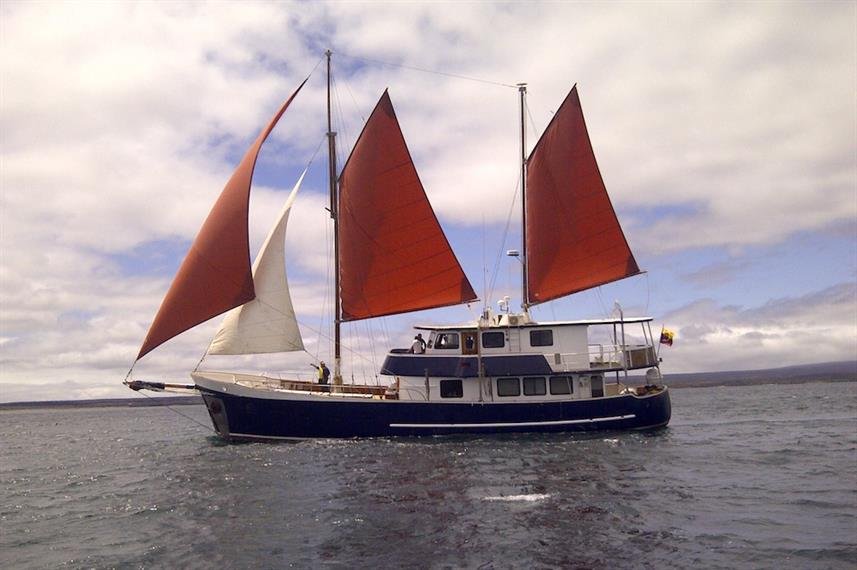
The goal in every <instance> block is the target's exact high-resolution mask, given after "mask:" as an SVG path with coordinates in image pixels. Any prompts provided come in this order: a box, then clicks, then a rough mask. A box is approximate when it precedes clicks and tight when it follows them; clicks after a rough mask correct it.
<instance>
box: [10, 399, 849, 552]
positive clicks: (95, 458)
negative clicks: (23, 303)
mask: <svg viewBox="0 0 857 570" xmlns="http://www.w3.org/2000/svg"><path fill="white" fill-rule="evenodd" d="M672 399H673V421H672V422H671V424H670V426H669V427H668V428H666V429H663V430H661V431H658V432H655V433H599V434H588V435H585V436H573V435H515V436H494V437H445V438H427V439H410V440H409V439H368V440H349V441H332V440H331V441H308V442H303V443H297V444H243V445H225V444H222V443H220V442H219V441H218V440H217V439H216V438H215V437H213V436H212V434H211V432H210V430H209V429H208V428H207V427H203V426H200V425H199V424H197V423H195V422H193V421H191V420H190V419H188V418H186V417H183V416H181V415H178V414H177V413H175V412H173V411H171V410H169V409H165V408H104V409H75V410H65V409H38V410H24V411H5V412H0V499H1V500H0V567H2V568H91V567H95V568H112V567H119V568H178V567H182V568H212V567H220V568H289V567H294V568H318V567H331V568H374V567H381V568H658V569H660V568H689V567H691V566H695V567H701V568H730V569H731V568H777V569H784V568H802V569H803V568H849V569H853V568H855V566H857V383H822V384H805V385H796V386H780V387H776V386H747V387H727V388H700V389H685V390H674V391H673V392H672ZM176 410H178V411H179V412H181V413H182V414H185V415H186V416H190V418H192V419H194V420H197V421H199V422H201V423H202V424H203V425H204V426H207V425H208V418H207V415H206V412H205V409H204V408H203V407H202V406H182V407H179V408H176Z"/></svg>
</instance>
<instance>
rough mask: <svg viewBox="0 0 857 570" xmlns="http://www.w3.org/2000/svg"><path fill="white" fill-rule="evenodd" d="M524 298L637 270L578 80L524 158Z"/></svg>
mask: <svg viewBox="0 0 857 570" xmlns="http://www.w3.org/2000/svg"><path fill="white" fill-rule="evenodd" d="M525 208H526V212H527V215H526V220H527V223H526V226H527V227H526V229H525V234H526V235H525V239H526V240H527V276H526V279H527V288H528V291H529V294H528V297H529V298H528V299H527V303H528V304H536V303H542V302H544V301H549V300H551V299H556V298H557V297H562V296H564V295H569V294H571V293H575V292H577V291H582V290H584V289H589V288H591V287H596V286H598V285H603V284H605V283H610V282H612V281H616V280H619V279H623V278H625V277H630V276H632V275H636V274H638V273H640V269H639V267H638V266H637V262H636V261H635V260H634V255H633V254H632V253H631V249H630V248H629V247H628V242H627V240H626V239H625V234H624V233H623V232H622V228H621V226H620V225H619V220H618V219H617V218H616V212H615V211H614V210H613V206H612V204H611V203H610V198H609V197H608V196H607V189H606V188H605V186H604V181H603V180H602V178H601V172H600V171H599V170H598V164H597V163H596V161H595V153H594V152H593V150H592V144H591V142H590V140H589V134H588V133H587V131H586V124H585V122H584V119H583V110H582V108H581V106H580V98H579V97H578V95H577V86H574V87H573V88H572V89H571V92H570V93H569V94H568V96H567V97H566V98H565V101H563V103H562V105H561V106H560V108H559V110H558V111H557V112H556V115H554V118H553V120H552V121H551V123H550V125H548V128H547V129H546V130H545V132H544V133H543V134H542V138H541V139H540V140H539V142H538V143H537V144H536V147H535V148H534V149H533V152H532V153H531V154H530V157H529V159H527V197H526V204H525Z"/></svg>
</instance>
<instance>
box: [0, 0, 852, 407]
mask: <svg viewBox="0 0 857 570" xmlns="http://www.w3.org/2000/svg"><path fill="white" fill-rule="evenodd" d="M450 8H451V5H447V4H440V5H438V4H432V3H425V4H418V3H392V4H383V5H379V4H375V3H335V4H322V3H309V4H308V3H271V4H268V3H252V4H246V3H242V4H226V3H215V4H199V3H181V2H170V3H103V2H101V3H95V2H93V3H84V2H77V3H63V2H43V3H33V2H4V3H3V4H2V6H0V15H2V18H0V26H2V33H0V90H2V97H0V132H2V140H0V146H2V149H0V150H1V151H2V152H0V160H2V164H0V239H2V245H0V247H2V259H0V303H2V306H0V337H1V338H2V340H3V342H2V343H0V375H2V378H0V381H2V382H3V383H4V384H6V385H10V384H9V383H11V382H13V381H14V382H19V383H20V382H32V381H36V380H38V381H40V382H47V381H48V380H50V381H52V382H63V381H69V382H77V383H78V384H79V385H81V386H86V385H89V384H87V383H91V384H92V385H95V384H99V383H100V384H102V385H108V384H109V383H110V382H114V381H118V380H119V379H121V377H122V376H124V373H125V370H126V369H127V366H128V365H130V361H131V359H132V358H133V356H134V354H135V353H136V350H137V348H138V345H139V343H140V341H141V339H142V337H143V336H144V335H145V328H146V326H148V324H149V322H151V319H152V316H153V315H154V312H155V310H156V308H157V306H158V303H159V301H160V297H161V295H162V294H163V292H164V291H165V290H166V288H167V286H168V281H167V280H166V279H165V278H163V277H159V276H145V275H142V276H133V275H129V274H128V273H129V271H127V268H124V269H123V268H122V267H121V266H120V264H119V263H118V262H117V256H123V255H126V256H127V255H128V254H129V253H130V252H131V251H132V250H133V249H134V248H135V247H139V246H141V245H144V244H148V243H151V242H153V241H156V240H167V241H170V242H186V241H189V240H190V239H192V237H193V236H194V234H195V232H196V231H197V230H198V228H199V225H200V223H201V221H202V220H203V219H204V217H205V215H206V213H207V211H208V208H209V207H210V205H211V204H212V202H213V200H214V198H215V197H216V195H217V193H218V192H219V191H220V189H221V188H222V187H223V185H224V183H225V181H226V180H227V179H228V177H229V173H230V171H231V168H232V167H233V166H234V164H235V162H236V160H237V157H238V156H240V154H241V153H242V152H243V151H244V149H245V148H246V146H247V145H248V144H249V142H250V141H252V139H253V138H254V137H255V136H256V134H257V133H258V131H259V129H260V128H261V126H263V125H264V122H265V121H266V120H267V118H268V117H269V116H270V113H271V112H272V111H273V110H274V109H276V107H277V106H278V105H279V104H280V103H281V101H282V100H283V99H284V98H285V97H286V96H288V95H289V94H290V93H291V92H292V90H293V89H294V88H295V87H296V86H297V85H298V83H299V82H300V81H301V80H302V79H303V77H304V76H305V75H306V73H308V72H309V71H310V69H312V67H313V66H314V65H315V64H316V63H317V62H318V61H319V58H320V57H321V51H322V49H323V48H324V47H328V46H330V47H333V48H334V50H335V51H337V52H341V53H342V54H343V55H342V56H339V55H337V57H336V59H335V66H336V67H335V70H336V73H337V75H336V77H337V87H338V98H337V103H338V106H337V109H341V110H342V112H343V114H344V118H345V119H346V120H347V128H346V127H338V129H339V137H340V141H341V142H343V143H346V144H345V145H344V147H347V146H348V144H349V141H350V142H353V140H354V138H356V136H357V134H358V133H359V130H360V128H361V116H362V117H366V116H367V115H368V113H369V111H370V110H371V108H372V106H373V105H374V103H375V101H376V100H377V97H378V96H379V95H380V93H381V91H382V90H383V88H384V87H387V86H389V87H390V90H391V95H392V98H393V102H394V104H395V105H396V108H397V113H398V115H399V119H400V121H401V123H402V128H403V130H404V133H405V136H406V138H407V140H408V142H409V145H410V147H411V150H412V153H413V155H414V158H415V161H416V163H417V167H418V169H419V171H420V174H421V177H422V180H423V182H424V184H425V186H426V190H427V192H428V194H429V196H430V198H431V200H432V202H433V204H434V205H435V208H436V210H437V212H438V214H439V216H440V217H441V220H442V222H443V223H444V224H445V225H446V226H447V227H454V225H455V224H459V225H461V224H465V225H471V226H479V225H481V224H482V223H483V222H487V223H503V222H504V221H505V219H506V216H507V213H508V211H509V201H510V200H511V196H512V194H513V192H514V189H515V186H516V184H517V178H518V174H517V165H516V160H517V157H518V155H519V149H518V141H517V132H518V125H517V92H516V91H515V90H514V89H508V88H503V87H494V86H488V85H486V84H483V83H476V82H467V81H461V80H459V79H454V78H451V77H448V76H443V75H432V74H425V73H420V72H417V71H413V70H408V69H401V68H395V67H390V66H383V65H366V66H365V67H359V66H361V65H363V64H362V63H361V62H360V61H359V60H355V59H351V58H348V57H345V56H349V55H350V56H359V57H366V58H371V59H378V60H384V61H391V62H400V63H404V64H408V65H413V66H416V67H421V68H429V69H439V70H443V71H446V72H449V73H452V74H457V75H466V76H473V77H479V78H485V79H489V80H496V81H501V82H504V83H515V82H517V81H528V82H529V84H530V98H529V104H530V111H531V114H532V117H533V121H534V123H535V125H534V129H535V132H531V133H530V144H533V143H534V142H535V139H536V137H537V133H538V132H539V131H540V130H541V129H542V128H544V126H545V125H546V124H547V122H548V121H549V120H550V117H551V111H552V110H554V109H556V107H557V106H558V105H559V103H560V102H561V100H562V99H563V97H564V96H565V94H566V92H567V91H568V89H569V88H570V87H571V84H572V83H573V82H574V81H575V80H579V81H580V90H581V97H582V100H583V105H584V109H585V111H586V114H587V122H588V126H589V130H590V134H591V136H592V138H593V143H594V146H595V151H596V155H597V156H598V158H599V163H600V166H601V169H602V172H603V173H604V176H605V179H606V181H607V185H608V188H609V189H610V191H611V195H612V197H613V200H614V203H615V204H616V205H617V206H618V207H619V209H620V210H622V211H624V212H628V213H627V214H625V216H624V217H623V221H625V222H626V225H627V226H628V228H629V234H630V238H631V242H632V243H633V244H635V246H636V247H638V248H642V249H644V250H646V251H661V250H665V249H666V248H693V247H701V246H728V247H740V246H742V245H747V244H771V243H776V242H777V241H781V240H783V239H785V238H786V237H787V236H789V235H790V234H792V233H793V232H795V231H798V230H802V231H816V230H823V229H826V228H830V227H832V226H833V225H834V224H841V222H842V221H843V220H845V221H847V220H854V219H857V159H855V155H856V154H857V106H855V104H854V87H855V83H857V71H855V70H857V33H855V31H854V26H853V22H854V18H855V13H857V7H855V6H854V5H853V4H845V3H843V4H836V3H833V4H820V5H819V4H814V5H812V6H802V5H797V4H787V5H773V4H751V5H717V4H707V5H688V6H685V5H675V4H633V3H629V4H612V5H609V6H606V7H602V6H596V5H578V4H556V3H545V4H532V3H528V4H520V5H518V4H487V3H464V4H456V5H455V9H454V10H453V9H450ZM322 83H323V82H322V81H321V77H320V75H319V76H316V77H315V78H314V80H313V81H312V82H311V83H309V84H307V86H306V87H305V92H304V93H302V94H301V96H300V97H299V98H298V99H296V100H295V103H294V107H293V108H292V110H291V111H290V113H288V114H287V116H286V118H285V119H284V120H283V121H282V123H281V125H280V126H279V127H278V129H277V130H276V131H275V132H274V134H273V136H272V140H271V141H270V142H271V144H269V145H268V146H267V147H266V150H265V151H264V152H263V156H262V158H261V159H260V162H261V164H263V165H265V166H267V167H270V166H271V165H274V164H278V165H281V166H283V167H284V171H285V172H286V174H284V178H283V179H282V180H277V181H275V182H271V181H268V180H265V182H264V183H262V182H259V183H258V184H257V187H255V188H254V195H253V201H252V209H251V215H252V220H251V231H252V236H251V238H252V243H253V244H254V246H258V244H259V243H260V242H261V240H262V238H263V237H264V235H265V233H266V231H267V229H268V224H269V223H270V221H271V220H272V219H273V216H274V215H275V214H276V212H277V211H278V210H279V207H280V200H282V196H283V190H285V189H287V188H288V187H289V186H290V185H291V184H292V182H293V180H292V179H290V178H289V177H290V176H291V175H292V174H294V171H297V170H299V169H300V168H302V167H303V164H304V163H305V161H306V160H307V159H308V158H309V156H310V155H311V153H312V152H313V150H314V149H315V147H316V145H317V144H318V143H319V141H320V140H321V137H322V136H323V133H324V130H325V126H324V120H323V119H324V108H323V104H324V93H323V87H324V86H323V84H322ZM322 152H323V151H322ZM343 159H344V157H340V165H341V164H342V160H343ZM323 162H324V159H323V158H317V165H316V166H317V167H320V168H322V169H323V168H324V166H323ZM319 165H321V166H319ZM294 176H295V177H296V174H294ZM324 192H325V188H323V187H319V186H318V185H316V186H315V187H314V186H313V185H312V184H309V185H308V187H307V188H306V189H305V191H304V192H303V195H302V200H301V201H299V203H298V206H296V208H295V211H294V212H293V215H292V218H291V221H290V232H289V238H288V239H289V245H290V247H291V248H292V249H294V250H297V251H299V252H300V255H295V256H292V255H291V254H289V255H290V257H289V267H290V272H291V273H290V277H291V278H292V282H293V285H294V291H293V296H294V297H295V299H296V305H299V306H300V307H302V309H301V311H302V314H303V315H305V318H306V320H307V321H308V322H309V323H312V322H314V321H316V320H317V315H318V314H319V313H320V312H322V311H323V309H324V308H325V301H324V298H323V297H324V293H325V286H324V285H322V284H320V278H321V277H322V276H324V275H325V274H329V272H330V268H329V262H328V259H327V257H326V253H327V251H328V247H329V245H328V244H329V240H330V236H329V230H328V229H327V228H326V222H325V214H324V210H323V208H324V205H325V198H324ZM653 206H655V207H657V206H665V207H670V208H672V207H680V211H681V212H682V213H681V214H675V215H673V216H671V217H667V218H663V219H660V220H657V221H655V222H654V223H653V222H652V221H651V220H649V219H647V218H646V215H647V212H648V208H650V207H653ZM664 235H669V236H670V239H669V240H664V239H663V236H664ZM842 239H853V236H850V237H849V236H847V235H846V236H843V237H842ZM290 251H291V250H290ZM293 269H294V271H292V270H293ZM466 269H468V271H469V272H471V273H475V272H474V271H472V269H471V268H466ZM327 306H328V307H329V303H328V305H327ZM820 307H821V306H820V305H819V310H821V308H820ZM748 311H749V309H748ZM677 314H678V313H677ZM748 314H750V315H751V316H752V314H753V313H752V312H751V313H748ZM681 315H684V313H681ZM708 317H710V319H709V320H710V322H712V323H726V324H720V325H717V326H720V327H721V329H719V330H721V331H722V330H725V329H724V328H723V327H726V328H729V329H730V330H732V331H733V333H728V334H727V333H723V332H721V333H718V334H720V335H721V336H722V335H724V334H725V335H726V337H724V338H727V340H722V339H721V337H719V336H717V335H715V334H714V333H711V334H707V335H705V336H703V337H700V338H704V339H705V341H706V342H708V343H709V347H712V346H714V347H716V350H712V351H711V354H718V355H719V360H718V357H714V356H712V357H711V359H710V361H709V360H707V359H706V357H705V354H704V353H703V352H700V353H699V354H696V353H694V354H693V355H691V356H689V357H688V359H687V361H686V366H688V367H689V366H694V365H699V366H702V365H705V366H708V365H714V363H716V362H724V361H725V360H724V359H723V358H724V355H723V353H722V352H720V351H722V350H731V349H732V348H733V344H730V343H731V342H732V341H730V340H728V339H729V338H732V339H734V338H736V337H735V335H736V334H739V333H734V331H744V330H745V329H746V331H745V332H759V333H761V334H764V335H771V334H780V333H777V332H776V331H773V332H772V331H771V330H768V329H764V330H762V329H753V328H752V327H753V326H754V325H753V324H752V323H750V322H749V321H748V322H747V323H744V324H741V326H738V325H737V324H734V323H733V324H732V325H728V323H729V322H731V321H730V318H731V317H730V316H729V314H727V313H725V312H723V311H721V310H712V312H711V313H710V314H708ZM681 318H686V319H689V318H690V317H686V316H682V317H681ZM746 318H747V319H749V318H750V317H746ZM691 324H692V323H691V322H690V321H687V325H686V326H690V325H691ZM214 326H216V324H215V323H210V324H208V325H206V326H204V327H201V329H200V330H198V331H193V332H190V333H187V334H186V335H182V336H181V337H180V338H178V339H176V340H174V341H172V342H171V343H168V344H167V345H165V346H164V347H163V350H164V355H165V356H164V358H163V360H161V361H160V362H161V364H159V363H157V362H155V361H154V360H153V361H151V362H149V361H147V362H145V363H141V366H142V365H143V364H145V365H147V366H148V367H149V369H150V370H151V372H152V373H153V374H162V373H166V372H170V373H176V370H184V369H186V368H188V367H192V366H193V365H194V364H195V363H196V360H197V359H198V358H199V355H200V351H201V347H202V346H204V345H205V343H206V342H207V341H208V335H210V333H211V331H212V328H213V327H214ZM313 326H315V325H313ZM382 326H383V325H382ZM771 326H773V327H774V328H775V329H776V328H777V327H780V328H782V327H783V326H785V325H782V324H780V325H771ZM395 328H396V330H398V331H403V330H404V326H403V325H402V326H400V325H395ZM689 330H690V329H689ZM777 330H779V329H777ZM825 330H826V329H825ZM780 332H781V333H782V331H780ZM822 332H825V331H822V330H817V331H816V333H817V334H821V333H822ZM826 332H828V333H830V334H834V333H836V334H838V333H840V332H842V331H840V330H837V331H834V330H832V329H831V330H829V331H826ZM846 332H847V331H846ZM852 333H853V331H852ZM741 334H743V333H741ZM782 334H784V335H785V336H786V337H788V338H796V337H794V335H792V334H791V333H789V334H785V333H782ZM364 336H369V337H372V336H376V335H374V334H372V333H371V332H364ZM392 336H395V335H392ZM747 338H750V337H747ZM852 338H853V336H852ZM768 339H769V337H758V342H757V344H758V343H761V346H763V347H767V346H768V344H770V343H771V342H770V341H769V340H768ZM379 342H380V340H379ZM754 342H756V341H754ZM766 343H767V344H766ZM833 344H834V345H835V344H836V342H834V343H833ZM745 346H749V344H747V345H745ZM778 346H779V345H778ZM737 349H738V351H739V352H738V353H736V354H743V353H741V352H740V351H741V350H742V348H741V347H738V348H737ZM682 350H683V349H682ZM676 352H677V353H678V351H676ZM834 352H835V351H834ZM752 354H756V353H753V352H752V351H750V352H747V355H748V356H747V357H746V359H748V361H749V359H750V358H751V356H750V355H752ZM813 359H815V358H813ZM682 366H685V365H682ZM182 374H183V372H182ZM78 384H74V385H75V386H77V385H78ZM71 385H72V384H67V386H71ZM5 398H6V394H5V393H0V399H5Z"/></svg>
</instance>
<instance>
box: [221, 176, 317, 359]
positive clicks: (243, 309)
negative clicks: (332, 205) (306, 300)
mask: <svg viewBox="0 0 857 570" xmlns="http://www.w3.org/2000/svg"><path fill="white" fill-rule="evenodd" d="M304 176H306V170H304V171H303V173H302V174H301V177H300V178H299V179H298V181H297V183H296V184H295V187H294V188H292V191H291V193H290V194H289V197H288V199H287V200H286V203H285V205H284V206H283V210H282V211H281V212H280V216H279V218H278V219H277V223H276V224H274V227H273V228H271V232H270V233H269V234H268V237H267V239H265V243H264V244H263V245H262V249H261V250H260V251H259V255H258V256H257V257H256V261H255V263H254V264H253V285H254V287H255V289H256V298H255V299H253V300H252V301H250V302H248V303H245V304H244V305H241V306H240V307H237V308H235V309H233V310H231V311H230V312H229V313H227V314H226V318H224V319H223V323H222V324H221V325H220V329H219V330H218V331H217V334H215V335H214V340H212V341H211V346H210V347H209V350H208V353H209V354H262V353H269V352H290V351H296V350H303V348H304V345H303V340H301V332H300V329H299V328H298V322H297V319H296V317H295V311H294V309H293V308H292V299H291V297H290V296H289V285H288V281H287V279H286V261H285V239H286V225H287V223H288V220H289V211H290V210H291V207H292V204H293V203H294V201H295V197H296V196H297V193H298V189H299V188H300V185H301V182H303V179H304Z"/></svg>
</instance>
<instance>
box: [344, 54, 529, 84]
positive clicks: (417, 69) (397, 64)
mask: <svg viewBox="0 0 857 570" xmlns="http://www.w3.org/2000/svg"><path fill="white" fill-rule="evenodd" d="M336 55H339V56H341V57H347V58H349V59H357V60H360V61H366V62H369V63H377V64H380V65H387V66H390V67H399V68H401V69H409V70H411V71H419V72H422V73H430V74H433V75H442V76H444V77H452V78H453V79H464V80H466V81H475V82H477V83H485V84H487V85H496V86H497V87H508V88H510V89H516V90H517V89H518V86H517V85H511V84H509V83H501V82H499V81H491V80H490V79H480V78H478V77H469V76H467V75H458V74H456V73H446V72H444V71H435V70H433V69H424V68H422V67H414V66H411V65H403V64H401V63H393V62H390V61H381V60H379V59H370V58H368V57H360V56H356V55H348V54H345V53H341V52H336Z"/></svg>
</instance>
